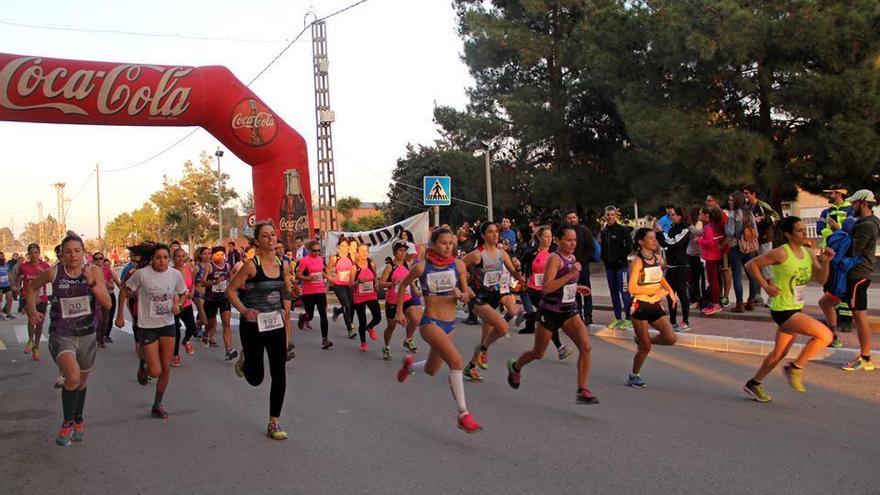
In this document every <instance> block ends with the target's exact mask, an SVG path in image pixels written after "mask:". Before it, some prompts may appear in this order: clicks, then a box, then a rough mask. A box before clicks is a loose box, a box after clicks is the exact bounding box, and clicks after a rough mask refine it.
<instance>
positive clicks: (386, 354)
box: [382, 346, 391, 361]
mask: <svg viewBox="0 0 880 495" xmlns="http://www.w3.org/2000/svg"><path fill="white" fill-rule="evenodd" d="M382 359H384V360H385V361H391V348H390V347H388V346H385V347H383V348H382Z"/></svg>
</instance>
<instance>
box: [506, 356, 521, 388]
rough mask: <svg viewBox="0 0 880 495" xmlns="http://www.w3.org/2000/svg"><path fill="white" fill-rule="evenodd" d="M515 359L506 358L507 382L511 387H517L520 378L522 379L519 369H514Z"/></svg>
mask: <svg viewBox="0 0 880 495" xmlns="http://www.w3.org/2000/svg"><path fill="white" fill-rule="evenodd" d="M515 364H516V359H508V360H507V384H508V385H510V388H512V389H514V390H515V389H518V388H519V383H520V380H521V379H522V375H521V374H520V372H519V371H516V367H515V366H514V365H515Z"/></svg>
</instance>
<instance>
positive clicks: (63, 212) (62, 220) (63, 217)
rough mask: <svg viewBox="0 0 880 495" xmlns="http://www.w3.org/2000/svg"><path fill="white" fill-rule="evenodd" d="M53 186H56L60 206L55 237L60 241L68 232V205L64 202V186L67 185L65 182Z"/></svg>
mask: <svg viewBox="0 0 880 495" xmlns="http://www.w3.org/2000/svg"><path fill="white" fill-rule="evenodd" d="M52 185H53V186H55V194H56V196H57V198H56V202H57V205H58V218H57V219H56V223H55V228H56V229H57V230H56V232H55V235H56V237H57V238H58V240H59V241H60V240H61V238H62V237H64V234H65V232H67V208H65V206H66V203H65V200H64V186H65V185H66V184H64V183H63V182H56V183H55V184H52Z"/></svg>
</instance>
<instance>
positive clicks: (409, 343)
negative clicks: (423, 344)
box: [403, 339, 419, 354]
mask: <svg viewBox="0 0 880 495" xmlns="http://www.w3.org/2000/svg"><path fill="white" fill-rule="evenodd" d="M403 348H404V349H405V350H406V352H409V353H412V354H415V353H416V351H418V350H419V348H418V347H416V341H415V340H413V339H406V340H404V341H403Z"/></svg>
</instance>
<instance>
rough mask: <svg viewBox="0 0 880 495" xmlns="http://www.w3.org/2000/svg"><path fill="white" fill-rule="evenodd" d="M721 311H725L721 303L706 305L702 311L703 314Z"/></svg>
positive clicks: (707, 314)
mask: <svg viewBox="0 0 880 495" xmlns="http://www.w3.org/2000/svg"><path fill="white" fill-rule="evenodd" d="M720 311H723V309H722V308H721V306H720V305H718V304H710V305H709V306H706V307H705V308H703V310H702V313H703V316H712V315H714V314H715V313H718V312H720Z"/></svg>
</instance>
